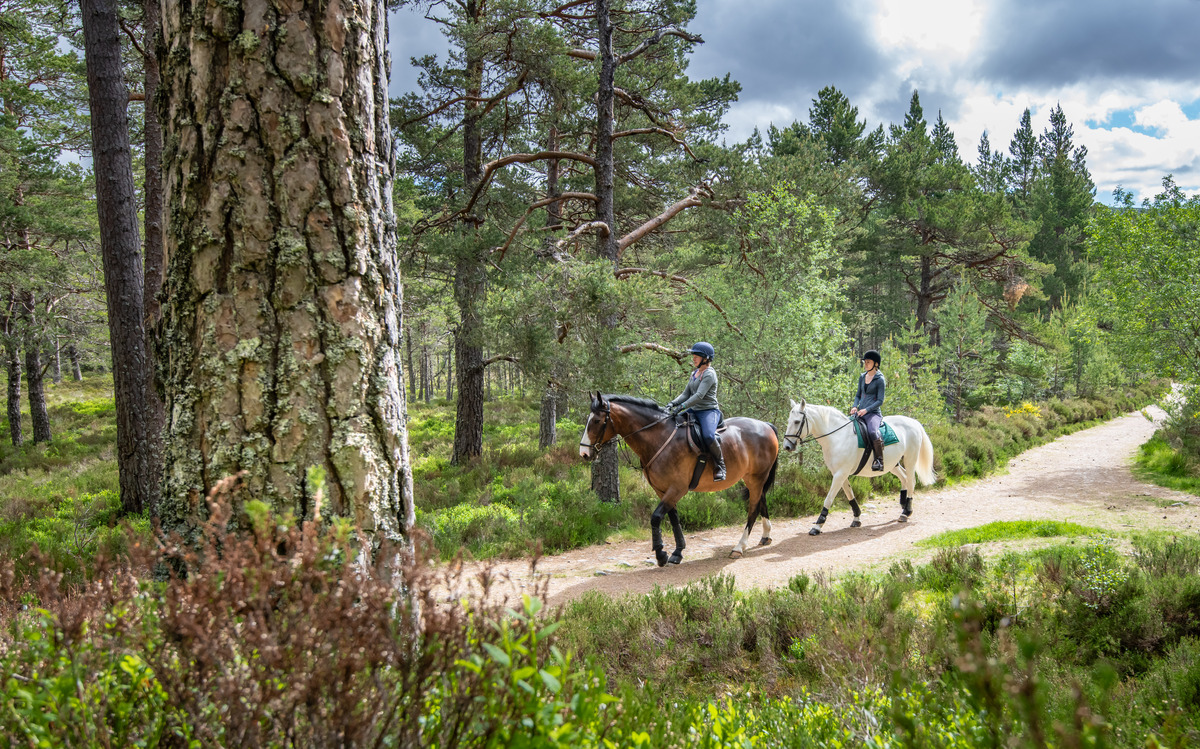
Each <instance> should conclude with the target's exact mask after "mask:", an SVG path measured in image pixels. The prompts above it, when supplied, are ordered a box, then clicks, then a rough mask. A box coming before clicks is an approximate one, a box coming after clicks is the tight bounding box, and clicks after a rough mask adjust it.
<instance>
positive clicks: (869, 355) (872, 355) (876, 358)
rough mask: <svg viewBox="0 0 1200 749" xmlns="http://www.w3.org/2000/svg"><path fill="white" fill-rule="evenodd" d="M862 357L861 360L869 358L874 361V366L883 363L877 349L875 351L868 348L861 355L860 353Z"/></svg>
mask: <svg viewBox="0 0 1200 749" xmlns="http://www.w3.org/2000/svg"><path fill="white" fill-rule="evenodd" d="M862 358H863V361H866V360H867V359H870V360H871V361H873V362H875V366H876V367H878V366H880V365H881V364H883V359H882V358H880V356H879V352H878V351H876V350H875V349H871V350H870V351H868V352H867V353H865V354H863V355H862Z"/></svg>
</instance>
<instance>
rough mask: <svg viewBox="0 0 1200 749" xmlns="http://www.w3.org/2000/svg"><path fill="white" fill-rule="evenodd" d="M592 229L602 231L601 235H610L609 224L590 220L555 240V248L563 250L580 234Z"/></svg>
mask: <svg viewBox="0 0 1200 749" xmlns="http://www.w3.org/2000/svg"><path fill="white" fill-rule="evenodd" d="M592 230H595V231H598V232H602V234H601V236H605V237H607V236H608V224H606V223H604V222H603V221H589V222H587V223H586V224H580V225H579V226H577V227H575V230H574V231H572V232H571V233H570V234H568V235H567V236H565V237H563V238H562V239H560V240H558V241H557V242H555V243H554V249H556V250H561V249H563V248H564V247H566V246H567V245H568V244H570V243H571V241H572V240H574V239H575V238H576V237H578V236H579V235H581V234H584V233H585V232H589V231H592Z"/></svg>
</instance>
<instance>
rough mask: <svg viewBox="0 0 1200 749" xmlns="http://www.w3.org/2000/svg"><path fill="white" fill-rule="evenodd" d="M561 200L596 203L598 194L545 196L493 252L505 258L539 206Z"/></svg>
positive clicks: (578, 193)
mask: <svg viewBox="0 0 1200 749" xmlns="http://www.w3.org/2000/svg"><path fill="white" fill-rule="evenodd" d="M561 200H590V201H592V202H593V203H594V202H596V196H595V195H593V194H591V193H590V192H564V193H562V194H560V195H556V196H554V197H550V198H545V199H544V200H539V201H537V202H536V203H534V204H533V205H531V206H529V208H528V209H527V210H526V211H525V215H523V216H521V219H520V220H519V221H517V225H516V226H514V227H513V228H512V231H510V232H509V233H508V239H506V240H504V244H503V245H501V246H499V247H494V248H492V252H499V253H500V257H499V258H498V260H504V255H505V254H506V253H507V252H508V248H509V247H510V246H512V243H513V240H514V239H515V238H516V236H517V232H519V231H521V227H522V226H524V225H525V222H526V221H527V220H528V219H529V217H530V216H531V215H533V212H534V211H536V210H537V209H539V208H543V207H545V206H548V205H550V204H551V203H557V202H559V201H561ZM553 228H557V227H553Z"/></svg>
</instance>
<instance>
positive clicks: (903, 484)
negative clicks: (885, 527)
mask: <svg viewBox="0 0 1200 749" xmlns="http://www.w3.org/2000/svg"><path fill="white" fill-rule="evenodd" d="M892 473H893V474H895V476H896V478H898V479H900V518H899V520H900V522H901V523H907V522H908V516H909V515H911V514H912V497H910V496H908V490H909V487H910V486H912V482H913V477H912V476H910V475H909V474H908V471H906V470H904V468H903V467H902V466H901V465H900V464H899V463H897V464H896V467H895V468H893V469H892Z"/></svg>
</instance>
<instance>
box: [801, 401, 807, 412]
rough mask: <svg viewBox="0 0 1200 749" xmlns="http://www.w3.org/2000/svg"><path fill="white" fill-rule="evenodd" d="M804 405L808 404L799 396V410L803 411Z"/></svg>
mask: <svg viewBox="0 0 1200 749" xmlns="http://www.w3.org/2000/svg"><path fill="white" fill-rule="evenodd" d="M806 405H808V404H807V403H805V402H804V399H803V398H801V399H800V410H801V411H803V410H804V407H805V406H806Z"/></svg>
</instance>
